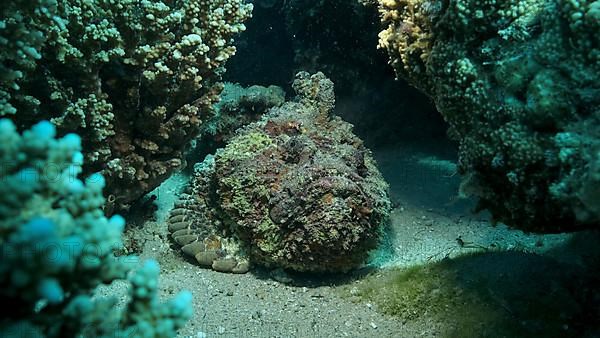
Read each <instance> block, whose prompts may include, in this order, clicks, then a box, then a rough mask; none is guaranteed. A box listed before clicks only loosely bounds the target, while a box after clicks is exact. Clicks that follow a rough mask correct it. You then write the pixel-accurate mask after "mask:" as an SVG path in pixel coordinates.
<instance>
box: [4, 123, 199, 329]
mask: <svg viewBox="0 0 600 338" xmlns="http://www.w3.org/2000/svg"><path fill="white" fill-rule="evenodd" d="M55 133H56V131H55V128H54V127H53V126H52V124H50V123H49V122H47V121H45V122H40V123H38V124H36V125H34V126H33V127H32V129H31V130H27V131H25V132H24V133H23V135H19V134H18V133H17V131H16V128H15V126H14V125H13V123H12V122H11V121H9V120H7V119H1V120H0V161H1V163H2V168H1V171H0V182H1V183H2V184H0V253H1V254H2V259H1V260H0V301H1V302H2V304H3V307H2V310H0V312H1V313H2V316H0V317H1V318H2V319H0V332H2V335H4V334H7V335H11V334H14V335H15V336H19V337H75V336H86V337H109V336H110V337H113V336H117V337H121V336H132V335H134V336H138V337H173V336H174V335H175V334H176V331H177V330H178V329H179V328H180V327H182V326H183V325H184V324H185V322H186V321H187V319H189V318H190V316H191V307H190V306H191V304H190V302H191V294H189V293H187V292H184V293H181V294H180V295H179V296H177V297H176V298H175V299H174V300H172V301H171V302H169V303H167V304H160V303H158V301H157V294H156V288H157V278H158V266H157V264H156V263H154V262H152V261H150V262H148V263H147V264H146V265H145V266H144V267H143V268H142V269H141V270H140V271H138V272H137V273H135V274H133V275H132V276H131V277H130V280H131V283H132V289H131V293H132V297H131V300H130V301H129V304H128V306H127V309H126V310H125V311H115V310H114V307H115V305H116V302H117V301H116V299H98V298H97V297H96V298H94V297H93V291H94V288H95V287H96V286H97V285H99V284H102V283H106V284H108V283H110V282H112V281H114V280H116V279H123V278H125V276H126V274H127V271H128V270H129V265H130V263H133V262H135V258H134V257H120V258H117V257H115V256H114V253H113V251H114V250H117V249H120V248H121V246H122V244H121V233H122V231H123V227H124V225H125V221H124V220H123V218H122V217H120V216H118V215H115V216H112V217H111V218H110V219H107V218H106V217H105V216H104V213H103V211H102V207H103V205H104V198H103V197H102V188H103V187H104V183H105V182H104V179H103V177H102V176H101V175H99V174H94V175H92V176H90V177H89V178H88V179H87V180H86V181H85V183H84V182H82V181H81V180H79V178H78V174H79V173H80V172H81V166H82V164H83V155H82V153H81V152H80V150H81V144H80V139H79V137H78V136H77V135H75V134H68V135H66V136H64V137H63V138H61V139H55Z"/></svg>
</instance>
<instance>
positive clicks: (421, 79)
mask: <svg viewBox="0 0 600 338" xmlns="http://www.w3.org/2000/svg"><path fill="white" fill-rule="evenodd" d="M379 5H380V7H379V8H380V12H381V14H382V19H383V22H384V23H385V24H386V25H387V28H386V29H385V30H384V31H382V32H381V33H380V46H381V47H383V48H385V49H387V51H388V52H389V54H390V58H391V65H392V66H393V67H394V69H395V70H396V72H397V74H398V75H399V76H401V77H403V78H405V79H407V80H408V81H409V82H410V83H411V84H413V85H415V86H416V87H418V88H420V89H421V90H423V91H424V92H425V93H427V94H428V95H430V96H431V97H432V98H433V99H434V101H435V103H436V105H437V107H438V109H439V111H440V112H441V113H442V115H443V116H444V118H445V120H446V121H447V122H448V123H449V125H450V129H449V135H450V136H451V137H452V138H453V139H455V140H457V141H459V143H460V154H459V155H460V156H459V159H460V163H459V167H460V171H461V173H462V174H463V175H464V181H463V185H462V192H463V193H465V194H470V195H474V196H477V197H478V198H479V200H480V208H482V209H489V210H490V211H491V212H492V214H493V216H494V217H495V218H496V219H497V220H499V221H502V222H505V223H507V224H509V225H511V226H513V227H517V228H520V229H523V230H526V231H535V232H562V231H575V230H579V229H585V228H598V225H599V224H600V138H599V136H600V34H598V32H599V31H600V1H592V0H520V1H518V0H509V1H500V0H467V1H462V0H461V1H458V0H450V1H437V0H434V1H429V0H427V1H425V0H380V1H379Z"/></svg>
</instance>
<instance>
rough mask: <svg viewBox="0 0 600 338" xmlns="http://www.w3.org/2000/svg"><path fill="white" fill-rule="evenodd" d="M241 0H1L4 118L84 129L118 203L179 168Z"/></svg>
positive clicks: (239, 22) (88, 152)
mask: <svg viewBox="0 0 600 338" xmlns="http://www.w3.org/2000/svg"><path fill="white" fill-rule="evenodd" d="M251 11H252V4H247V3H246V2H245V1H243V0H213V1H206V0H186V1H172V0H165V1H147V0H143V1H138V0H120V1H112V0H85V1H83V0H36V1H20V0H7V1H3V2H2V8H1V9H0V116H3V115H5V116H6V115H10V116H12V117H11V118H13V119H15V120H16V122H17V123H18V127H19V129H22V128H25V127H28V126H30V125H31V124H33V123H34V122H35V121H39V120H40V119H41V118H45V119H50V120H51V121H52V122H53V123H54V124H55V125H56V126H57V127H58V128H59V131H60V132H61V133H66V132H77V133H78V134H79V135H81V136H82V138H83V141H84V142H83V147H84V151H83V153H84V156H85V157H86V167H85V168H84V170H85V171H86V172H93V171H100V170H102V171H103V174H104V176H105V178H106V180H107V188H106V190H107V192H108V194H109V195H112V196H111V201H112V202H113V203H115V204H116V206H117V207H122V206H123V207H124V206H127V205H128V204H129V203H130V202H132V201H134V200H135V199H137V198H138V197H140V196H141V195H143V194H144V193H145V192H149V191H150V190H152V189H154V188H155V187H156V186H158V184H160V183H161V182H162V181H163V180H164V179H165V178H167V177H168V176H169V175H170V174H171V173H172V172H173V171H174V170H176V169H178V168H180V167H182V166H183V165H184V162H183V154H182V151H183V148H184V146H185V145H186V144H187V142H188V141H190V140H191V139H192V138H193V137H194V136H196V134H197V133H198V128H199V126H200V125H201V123H202V121H203V120H205V119H207V118H209V117H211V114H212V104H213V103H215V102H216V101H217V100H218V95H219V93H220V91H221V89H222V83H221V82H220V79H221V75H222V74H223V72H224V71H225V69H224V67H223V66H224V63H225V62H226V61H227V59H229V58H230V57H231V56H232V55H233V54H234V53H235V47H234V46H233V37H234V36H235V35H236V34H237V33H239V32H242V31H244V30H245V26H244V24H243V22H244V20H246V19H247V18H248V17H250V15H251Z"/></svg>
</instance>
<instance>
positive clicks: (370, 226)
mask: <svg viewBox="0 0 600 338" xmlns="http://www.w3.org/2000/svg"><path fill="white" fill-rule="evenodd" d="M293 87H294V89H295V91H296V93H297V94H298V96H297V100H296V101H295V102H286V103H285V104H283V105H282V106H281V107H279V108H273V109H272V110H271V111H270V112H269V113H267V114H266V115H264V116H263V117H262V118H261V119H260V120H259V121H257V122H255V123H252V124H250V125H248V126H246V127H244V128H242V129H240V130H239V131H238V133H237V135H236V136H235V137H234V138H233V139H232V140H231V141H230V143H229V144H228V145H227V146H226V147H225V148H224V149H222V150H219V151H218V152H217V153H216V155H215V156H214V158H213V157H209V158H208V159H207V160H206V161H204V162H203V163H202V164H201V165H199V166H197V167H196V169H197V170H196V175H195V176H194V180H193V182H192V186H191V190H190V195H189V196H188V197H185V198H184V199H183V201H182V202H181V203H180V204H178V206H177V208H176V209H175V210H174V211H173V214H181V215H183V216H180V217H179V218H177V219H174V220H172V221H171V222H170V225H169V228H170V230H171V232H174V231H181V232H180V233H178V234H176V235H175V236H174V237H175V240H176V241H178V242H180V244H182V243H185V244H188V245H189V243H195V242H199V241H200V242H201V241H202V240H204V238H206V237H207V236H210V235H213V234H214V235H217V236H219V237H220V238H228V239H229V240H230V241H234V242H237V243H238V245H237V248H239V250H238V251H237V252H235V253H234V254H233V255H232V256H234V257H233V258H234V259H235V256H238V257H246V258H248V259H249V260H250V262H251V263H253V264H258V265H262V266H267V267H277V268H286V269H292V270H296V271H313V272H343V271H348V270H350V269H353V268H356V267H359V266H360V265H361V264H363V263H364V262H365V260H366V259H367V256H368V253H369V251H370V250H372V249H374V248H375V247H376V246H377V244H378V242H379V239H380V235H381V233H382V230H383V225H384V223H385V221H386V218H387V217H388V214H389V210H390V201H389V198H388V195H387V184H386V183H385V181H384V180H383V178H382V176H381V174H380V173H379V171H378V170H377V168H376V166H375V162H374V160H373V159H372V157H371V154H370V151H369V150H368V149H366V148H365V147H364V145H363V144H362V141H361V140H360V139H358V138H357V137H356V136H355V135H354V134H353V133H352V131H351V129H352V125H350V124H348V123H346V122H344V121H342V120H341V119H340V118H339V117H335V116H332V115H331V112H332V110H333V107H334V94H333V83H332V82H331V81H330V80H329V79H327V78H326V77H325V76H324V75H323V74H322V73H317V74H315V75H312V76H310V75H309V74H308V73H305V72H302V73H298V75H297V76H296V80H295V81H294V84H293ZM174 217H176V216H174ZM172 218H173V217H172ZM176 221H177V222H176ZM175 224H177V225H175ZM178 235H191V236H189V237H182V238H178ZM194 236H196V237H197V238H194ZM188 241H189V242H188ZM203 245H204V244H203ZM187 248H188V249H190V247H187ZM185 251H186V247H184V252H185ZM216 251H217V252H216V254H215V255H214V257H226V256H227V255H230V254H231V253H229V252H227V249H226V248H224V247H219V248H217V250H216ZM195 253H196V252H195V251H192V252H191V255H192V256H193V255H194V254H195ZM188 254H190V253H188ZM196 258H197V259H198V257H196ZM205 265H208V264H205Z"/></svg>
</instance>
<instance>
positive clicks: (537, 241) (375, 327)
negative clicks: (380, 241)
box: [99, 146, 571, 338]
mask: <svg viewBox="0 0 600 338" xmlns="http://www.w3.org/2000/svg"><path fill="white" fill-rule="evenodd" d="M432 154H434V155H432ZM447 154H452V151H451V150H443V149H442V150H439V149H425V150H421V149H416V148H412V147H407V146H404V147H390V148H387V149H381V150H379V151H375V152H374V155H375V157H376V159H377V161H378V164H379V167H380V170H381V171H382V173H383V174H384V176H385V177H386V179H387V180H388V182H389V183H390V195H391V198H392V200H393V203H394V210H393V212H392V215H391V220H390V225H389V231H388V233H389V238H388V240H387V243H388V247H387V252H388V254H387V256H385V257H384V258H381V255H380V258H379V259H378V262H377V263H378V265H379V266H378V267H377V268H373V267H370V268H365V269H364V270H361V271H356V272H353V273H350V274H349V275H346V276H302V275H293V274H290V275H288V274H285V273H282V272H281V271H275V272H273V271H268V270H264V269H254V270H252V271H251V272H249V273H247V274H243V275H235V274H224V273H218V272H215V271H212V270H209V269H202V268H200V267H198V266H197V265H195V264H194V263H193V262H191V261H189V260H186V259H185V258H184V257H183V256H182V255H181V254H180V252H179V250H176V249H175V248H174V247H173V245H172V243H171V242H170V240H169V238H168V232H167V227H166V223H165V219H166V217H167V214H168V211H169V209H170V208H171V207H172V206H173V203H174V202H175V200H176V199H177V196H178V194H179V193H180V192H181V191H182V190H183V188H184V187H185V184H186V182H187V177H188V176H187V175H185V174H184V173H179V174H176V175H174V176H173V177H171V178H170V179H169V180H167V181H166V182H164V184H162V185H161V186H160V187H159V188H157V190H155V191H154V192H153V194H155V195H156V197H157V200H156V204H157V206H158V210H157V211H156V212H155V213H154V217H153V218H154V219H153V220H147V219H144V217H137V218H138V220H136V217H130V223H131V224H130V225H129V226H128V229H127V230H126V233H125V243H126V247H128V248H129V250H131V251H133V252H132V253H134V254H136V255H138V256H139V257H140V258H141V260H144V259H148V258H154V259H156V260H157V261H158V262H159V263H160V266H161V277H160V289H161V298H164V299H166V298H169V297H172V296H173V295H174V294H176V293H177V292H179V291H180V290H183V289H187V290H190V291H191V292H192V293H193V295H194V301H193V306H194V317H193V318H192V319H191V320H190V322H189V323H188V324H187V325H186V326H185V327H184V328H183V329H182V330H181V331H180V337H306V338H318V337H328V338H329V337H357V338H358V337H436V336H437V337H439V336H441V335H442V334H441V332H443V331H444V330H443V329H444V326H445V325H448V324H449V323H443V322H439V321H437V320H436V319H434V318H429V317H427V316H421V317H419V318H417V319H416V320H410V321H404V322H402V321H401V320H399V319H398V318H394V317H390V316H386V315H384V314H382V313H381V312H378V309H377V307H376V305H374V304H371V303H367V302H365V301H358V299H356V297H354V296H353V290H354V289H353V284H354V283H357V281H359V280H360V279H361V277H363V276H364V275H365V274H367V273H370V274H377V271H378V270H377V269H386V268H389V267H398V266H399V267H408V266H412V265H415V264H422V263H428V262H434V261H439V260H441V259H443V258H444V257H453V256H456V255H459V254H461V253H465V252H468V251H469V250H472V249H469V248H467V247H464V246H463V247H461V246H460V245H459V243H458V241H457V239H458V238H460V239H461V240H462V241H463V242H466V243H472V244H474V245H475V246H481V247H494V248H497V249H502V250H504V249H506V250H511V249H517V250H527V251H528V252H535V253H540V254H544V253H545V252H547V251H549V250H552V248H554V247H557V246H560V245H561V244H563V243H565V241H567V240H569V238H570V236H571V235H528V234H524V233H523V232H521V231H517V230H511V229H508V228H507V227H505V226H503V225H498V226H495V227H493V226H492V225H491V224H490V223H489V221H488V218H487V216H486V215H474V214H472V213H470V209H471V208H472V207H473V202H472V201H468V200H460V199H458V198H457V189H458V185H459V182H460V179H459V177H458V175H456V173H455V164H454V162H453V160H452V156H451V155H450V156H448V155H447ZM141 211H142V212H143V211H144V210H141ZM99 295H112V296H117V297H119V298H120V300H121V301H122V303H124V302H125V300H126V297H127V283H125V282H122V281H120V282H115V283H113V284H111V285H109V286H105V287H102V288H100V289H99Z"/></svg>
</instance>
